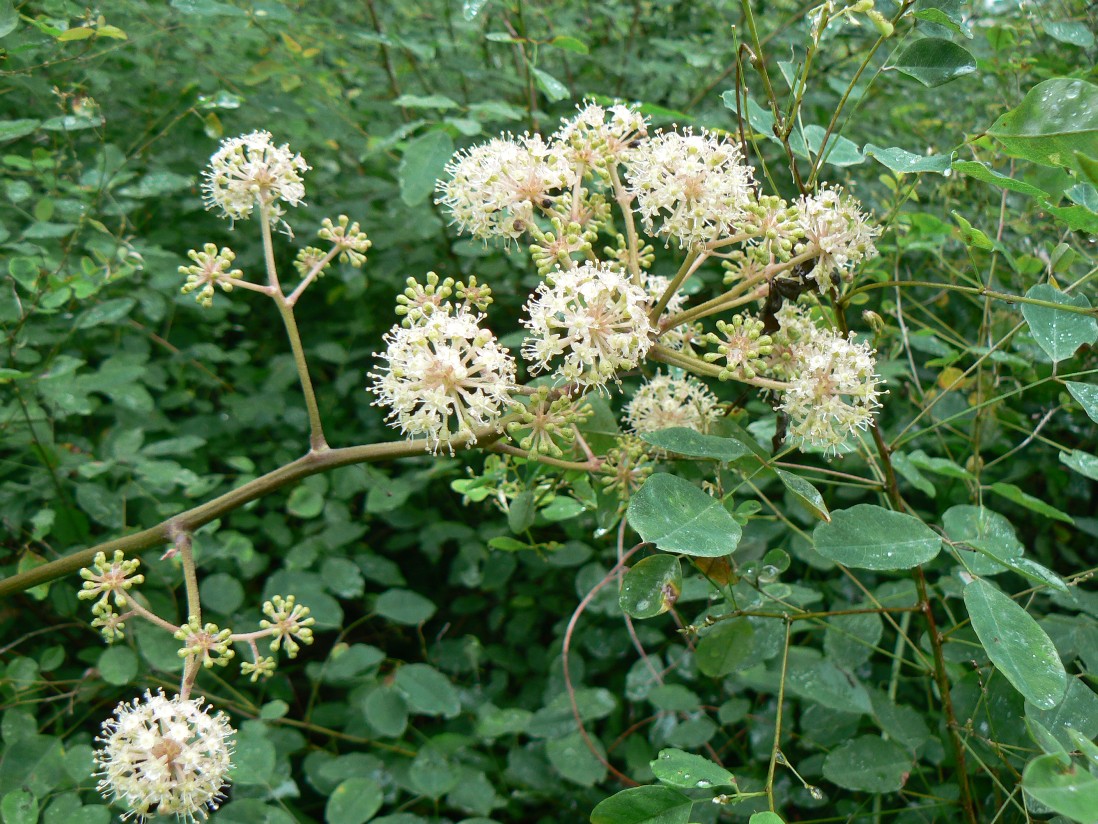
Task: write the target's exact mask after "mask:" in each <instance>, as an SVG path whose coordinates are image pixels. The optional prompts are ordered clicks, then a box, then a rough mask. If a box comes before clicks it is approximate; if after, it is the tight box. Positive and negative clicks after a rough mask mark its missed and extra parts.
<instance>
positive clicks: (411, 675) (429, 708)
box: [393, 664, 461, 718]
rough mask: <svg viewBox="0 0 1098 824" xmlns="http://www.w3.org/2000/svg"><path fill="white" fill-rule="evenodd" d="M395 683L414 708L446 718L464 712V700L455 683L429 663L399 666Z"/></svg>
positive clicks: (421, 712) (419, 711)
mask: <svg viewBox="0 0 1098 824" xmlns="http://www.w3.org/2000/svg"><path fill="white" fill-rule="evenodd" d="M393 685H394V686H395V687H396V688H397V689H398V690H400V692H401V694H402V695H403V696H404V700H406V701H407V702H408V707H409V708H410V709H411V710H412V711H413V712H417V713H420V714H422V715H442V716H445V717H446V718H455V717H457V715H458V714H459V713H460V712H461V700H460V699H459V698H458V692H457V690H456V689H455V688H454V685H453V684H451V683H450V681H449V679H448V678H447V677H446V676H445V675H443V674H442V673H441V672H439V671H438V670H437V669H435V668H434V667H432V666H430V665H429V664H406V665H405V666H403V667H401V668H400V669H398V670H397V673H396V676H395V678H394V679H393Z"/></svg>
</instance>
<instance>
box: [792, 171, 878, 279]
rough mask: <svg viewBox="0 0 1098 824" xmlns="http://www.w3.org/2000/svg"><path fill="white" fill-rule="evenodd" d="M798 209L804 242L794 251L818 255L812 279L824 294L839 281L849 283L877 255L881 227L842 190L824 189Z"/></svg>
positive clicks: (811, 275) (805, 197) (808, 197)
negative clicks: (870, 221) (861, 264)
mask: <svg viewBox="0 0 1098 824" xmlns="http://www.w3.org/2000/svg"><path fill="white" fill-rule="evenodd" d="M797 207H798V210H799V211H800V234H801V235H802V239H801V240H800V242H799V243H798V244H797V246H796V247H795V248H794V250H793V251H794V253H795V254H797V255H800V254H803V253H811V254H814V255H815V256H816V257H815V261H814V265H813V267H812V271H811V272H810V273H809V274H808V277H809V278H811V279H812V280H814V281H815V282H816V286H817V287H818V288H819V290H820V293H821V294H827V293H828V292H829V291H830V290H831V288H832V286H834V285H837V284H838V283H839V282H844V283H849V282H850V281H851V280H853V278H854V269H855V267H857V266H858V265H859V264H860V263H863V262H864V261H867V260H871V259H872V258H874V257H876V256H877V247H876V246H874V244H873V241H874V239H875V238H876V237H877V236H878V235H879V234H880V232H881V230H880V228H879V227H876V226H872V225H870V223H869V217H868V216H867V215H866V214H865V213H864V212H862V211H861V204H860V203H858V201H857V200H855V199H854V198H853V197H851V196H850V195H847V194H845V193H844V192H843V190H842V189H841V188H840V187H838V186H824V187H822V188H821V189H820V190H819V191H817V192H816V193H815V194H812V195H805V196H802V197H801V199H800V200H799V201H798V204H797ZM833 279H834V280H833Z"/></svg>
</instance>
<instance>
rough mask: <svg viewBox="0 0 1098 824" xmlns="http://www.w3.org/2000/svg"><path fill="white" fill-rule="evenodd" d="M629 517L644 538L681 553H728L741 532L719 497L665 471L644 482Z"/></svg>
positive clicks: (714, 556)
mask: <svg viewBox="0 0 1098 824" xmlns="http://www.w3.org/2000/svg"><path fill="white" fill-rule="evenodd" d="M626 517H627V518H628V520H629V525H630V526H631V527H633V529H635V530H637V532H638V533H640V536H641V538H642V539H644V540H645V541H648V542H649V543H653V544H655V545H656V546H657V547H659V548H660V549H662V550H664V551H665V552H677V553H681V554H682V555H698V556H702V557H706V558H718V557H720V556H722V555H728V554H729V553H731V552H732V551H733V550H735V549H736V546H737V545H738V544H739V542H740V535H741V534H742V530H741V528H740V525H739V524H738V523H736V520H735V519H734V518H733V517H732V515H731V514H729V512H728V510H727V509H725V508H724V505H723V504H722V503H721V502H720V501H718V500H717V499H715V498H713V497H712V496H710V495H706V494H705V493H704V492H702V491H701V490H700V489H698V488H697V487H696V486H694V485H693V484H692V483H690V482H689V481H686V480H683V479H682V478H678V477H676V476H674V475H667V474H663V473H660V474H657V475H653V476H652V477H651V478H649V479H648V480H647V481H645V482H644V486H642V487H641V488H640V490H639V491H638V492H637V493H636V494H635V495H634V496H633V499H632V500H631V501H630V502H629V509H628V511H627V512H626Z"/></svg>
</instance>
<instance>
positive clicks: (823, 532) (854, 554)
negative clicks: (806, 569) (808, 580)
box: [812, 504, 942, 570]
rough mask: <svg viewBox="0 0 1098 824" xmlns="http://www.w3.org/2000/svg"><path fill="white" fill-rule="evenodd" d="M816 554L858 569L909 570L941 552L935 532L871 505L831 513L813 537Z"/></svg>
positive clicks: (920, 522) (903, 515) (908, 516)
mask: <svg viewBox="0 0 1098 824" xmlns="http://www.w3.org/2000/svg"><path fill="white" fill-rule="evenodd" d="M812 539H813V541H815V544H816V551H817V552H819V553H820V554H821V555H823V556H824V557H825V558H827V559H828V560H831V561H835V562H836V563H839V564H843V565H844V566H849V567H857V568H859V569H878V570H889V569H911V568H912V567H916V566H919V565H920V564H925V563H929V562H930V561H932V560H933V559H934V557H935V556H936V555H937V554H938V551H939V550H940V549H941V548H942V539H941V538H940V537H939V536H938V533H936V532H935V531H934V530H932V529H931V528H930V527H928V526H927V525H926V524H924V523H923V522H922V521H920V520H919V519H918V518H915V517H913V516H911V515H907V514H905V513H903V512H892V511H890V510H887V509H884V508H882V507H879V506H875V505H873V504H858V505H857V506H854V507H851V508H850V509H844V510H840V511H837V512H832V513H831V522H830V523H824V524H819V525H818V526H817V527H816V530H815V531H814V532H813V533H812Z"/></svg>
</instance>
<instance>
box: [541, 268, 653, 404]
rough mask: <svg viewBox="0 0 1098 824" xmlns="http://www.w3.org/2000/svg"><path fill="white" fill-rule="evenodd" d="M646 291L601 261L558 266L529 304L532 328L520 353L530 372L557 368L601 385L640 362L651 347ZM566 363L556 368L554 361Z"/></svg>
mask: <svg viewBox="0 0 1098 824" xmlns="http://www.w3.org/2000/svg"><path fill="white" fill-rule="evenodd" d="M648 309H649V302H648V295H647V294H646V293H645V291H644V289H642V288H641V287H639V286H636V285H634V284H633V282H632V281H630V280H629V279H628V278H627V277H626V276H625V275H623V274H622V273H621V272H618V271H616V270H615V269H612V268H610V267H609V266H607V265H606V264H602V263H598V264H596V263H585V264H583V265H582V266H577V267H575V268H573V269H558V270H556V271H555V272H553V273H552V274H551V275H549V276H548V277H547V278H546V281H545V282H544V283H542V284H541V285H540V286H538V288H537V291H536V292H535V293H534V295H533V296H532V297H531V298H530V301H529V303H527V304H526V311H527V313H528V315H529V319H528V320H526V321H524V322H523V323H524V325H525V326H526V328H527V329H529V330H530V337H528V338H527V339H526V341H525V343H524V344H523V347H522V354H523V356H524V357H525V358H526V359H527V360H528V361H530V362H531V363H532V364H533V365H532V367H531V371H534V372H539V371H548V370H551V369H552V370H553V371H554V374H555V375H556V376H557V377H558V378H559V379H560V380H561V381H563V382H565V383H570V384H574V385H576V386H579V387H583V388H590V387H601V386H604V385H605V384H606V382H607V381H608V380H610V379H611V378H613V377H614V374H615V373H616V372H617V371H618V370H620V369H632V368H634V367H635V366H636V365H637V364H639V363H640V361H641V359H642V358H644V356H645V355H646V354H647V353H648V349H649V347H651V345H652V339H651V333H652V332H653V328H652V324H651V323H650V322H649V320H648ZM557 358H562V359H563V362H562V363H560V364H558V365H556V366H555V367H554V365H553V364H554V361H556V360H557Z"/></svg>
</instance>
